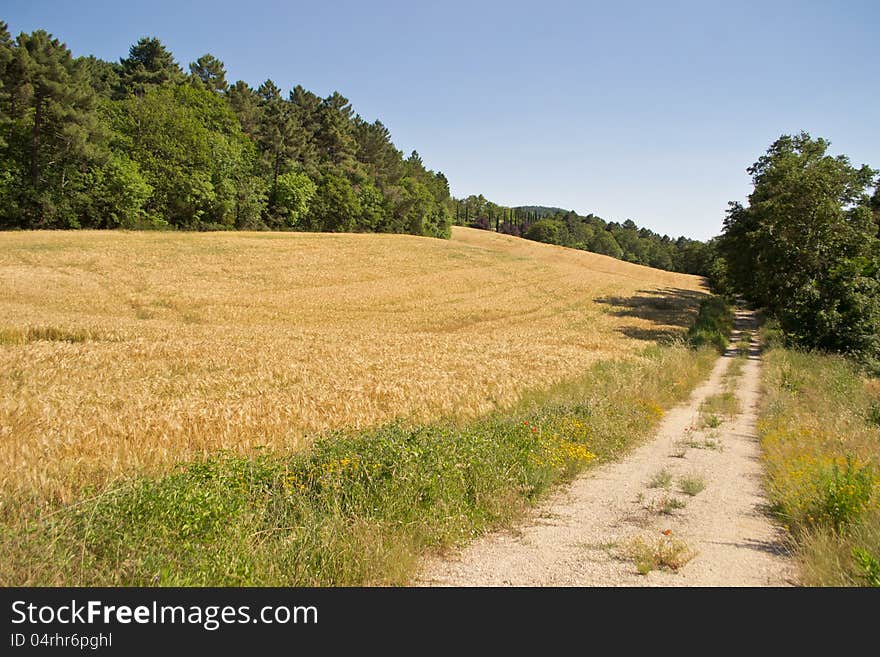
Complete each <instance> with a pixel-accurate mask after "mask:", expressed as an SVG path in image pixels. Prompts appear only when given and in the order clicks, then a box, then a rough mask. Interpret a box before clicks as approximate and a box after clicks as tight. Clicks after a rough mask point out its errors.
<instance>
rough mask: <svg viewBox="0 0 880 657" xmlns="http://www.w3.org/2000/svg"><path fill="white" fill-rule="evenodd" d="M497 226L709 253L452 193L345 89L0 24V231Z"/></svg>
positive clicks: (639, 248) (154, 49)
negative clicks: (75, 47)
mask: <svg viewBox="0 0 880 657" xmlns="http://www.w3.org/2000/svg"><path fill="white" fill-rule="evenodd" d="M453 223H455V224H458V225H463V226H472V227H475V228H483V229H491V230H496V231H498V232H502V233H508V234H512V235H517V236H521V237H525V238H527V239H532V240H537V241H540V242H547V243H552V244H559V245H562V246H569V247H573V248H578V249H586V250H589V251H593V252H596V253H601V254H605V255H609V256H612V257H614V258H619V259H623V260H628V261H630V262H635V263H639V264H644V265H649V266H652V267H657V268H660V269H667V270H674V271H680V272H686V273H693V274H705V273H707V270H708V268H709V266H710V264H711V261H712V255H713V254H714V249H713V248H712V246H711V245H706V244H704V243H702V242H698V241H696V240H690V239H687V238H684V237H681V238H678V239H671V238H669V237H668V236H665V235H664V236H660V235H657V234H656V233H654V232H652V231H650V230H648V229H645V228H639V227H638V226H637V225H636V224H635V223H634V222H633V221H632V220H627V221H625V222H623V223H622V224H620V223H617V222H606V221H605V220H603V219H601V218H600V217H597V216H595V215H592V214H590V215H587V216H581V215H578V214H577V213H575V212H573V211H565V210H562V209H559V208H546V207H540V206H528V207H517V208H510V207H504V206H500V205H496V204H494V203H492V202H490V201H487V200H486V199H485V198H484V197H483V196H482V195H476V196H469V197H467V198H465V199H455V198H452V197H451V196H450V190H449V183H448V181H447V179H446V177H445V176H444V175H443V173H442V172H439V171H438V172H435V171H432V170H430V169H428V168H427V167H426V166H425V164H424V163H423V161H422V159H421V157H420V156H419V154H418V153H417V152H416V151H413V152H412V153H410V154H409V155H408V156H405V155H404V154H403V153H402V152H401V151H400V150H399V149H397V147H396V146H395V145H394V143H393V142H392V140H391V134H390V132H389V130H388V129H387V128H386V127H385V126H384V125H383V124H382V122H381V121H379V120H376V121H373V122H372V123H371V122H368V121H366V120H364V119H363V118H362V117H361V116H360V115H358V114H356V113H355V111H354V109H353V108H352V105H351V103H350V102H349V100H348V99H347V98H345V97H344V96H343V95H341V94H340V93H338V92H333V93H332V94H330V95H329V96H327V97H326V98H321V97H319V96H318V95H316V94H314V93H312V92H311V91H309V90H307V89H304V88H303V87H302V86H299V85H297V86H295V87H293V89H290V90H283V89H281V88H280V87H279V86H278V85H276V84H275V83H274V82H273V81H272V80H266V81H265V82H263V83H262V84H260V85H259V86H258V87H257V88H256V89H254V88H252V87H251V86H249V85H248V84H247V83H246V82H244V81H241V80H239V81H237V82H235V83H232V84H230V83H229V82H228V81H227V79H226V70H225V67H224V64H223V62H222V61H221V60H220V59H218V58H217V57H215V56H214V55H211V54H205V55H203V56H202V57H199V58H198V59H197V60H196V61H195V62H192V63H190V64H189V67H188V71H184V69H183V68H182V67H181V66H180V65H179V64H178V63H177V62H176V61H175V59H174V56H173V54H172V53H171V52H170V51H169V50H168V49H167V48H166V47H165V46H164V45H163V44H162V42H161V41H160V40H159V39H158V38H156V37H144V38H141V39H140V40H138V41H137V43H135V44H133V45H132V46H131V48H130V49H129V53H128V55H127V56H126V57H123V58H120V59H119V61H118V62H108V61H104V60H101V59H98V58H96V57H94V56H78V57H77V56H74V55H73V53H71V51H70V50H69V49H68V48H67V46H66V45H65V44H64V43H62V42H61V41H59V40H58V39H57V38H55V37H54V36H53V35H51V34H48V33H47V32H45V31H42V30H37V31H35V32H33V33H32V34H25V33H22V34H20V35H19V36H18V37H16V38H13V37H12V36H11V35H10V33H9V29H8V26H7V24H6V23H0V228H3V229H74V228H94V229H112V228H126V229H177V230H296V231H327V232H351V231H358V232H387V233H411V234H415V235H425V236H431V237H441V238H444V237H448V236H449V234H450V230H451V226H452V224H453Z"/></svg>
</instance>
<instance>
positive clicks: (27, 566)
mask: <svg viewBox="0 0 880 657" xmlns="http://www.w3.org/2000/svg"><path fill="white" fill-rule="evenodd" d="M714 358H715V354H714V353H713V352H712V351H711V350H709V349H702V350H698V351H696V352H695V351H692V350H690V349H687V348H685V347H683V346H681V345H678V346H676V345H669V346H663V347H650V348H649V349H647V350H646V351H645V353H644V354H643V355H642V357H640V358H639V359H635V360H627V361H617V362H603V363H598V364H596V365H595V366H593V367H592V368H591V369H590V370H589V371H588V372H586V373H585V375H584V376H583V377H582V378H581V379H579V380H577V381H573V382H569V383H567V384H565V385H559V386H556V387H555V388H553V389H551V390H547V391H544V392H542V393H541V394H540V395H533V396H531V397H530V398H528V399H526V400H524V401H523V402H522V403H521V404H520V405H519V407H517V408H516V409H514V410H513V411H512V412H509V413H506V414H504V415H503V416H502V415H494V416H490V417H486V418H483V419H481V420H479V421H475V422H472V423H469V424H467V425H464V426H462V425H456V424H454V423H438V424H434V425H429V426H406V425H404V424H392V425H388V426H385V427H382V428H378V429H374V430H370V431H366V432H360V433H357V434H346V433H336V434H331V435H327V436H324V437H322V438H321V439H319V440H318V441H317V442H316V443H315V444H314V446H313V447H312V448H310V449H309V450H308V451H305V452H301V453H297V454H280V453H268V452H267V453H263V454H258V455H256V456H252V457H241V456H235V455H225V454H220V455H215V456H213V457H211V458H209V459H206V460H202V461H198V462H194V463H188V464H183V465H181V466H179V468H178V469H177V470H176V471H174V472H172V473H170V474H168V475H166V476H163V477H158V478H140V479H135V480H132V481H129V482H127V483H125V484H124V485H122V486H121V487H118V488H116V489H113V490H104V491H95V492H93V494H92V495H91V496H90V497H87V498H84V499H82V500H81V501H80V502H79V503H77V504H73V505H69V506H66V507H62V508H58V509H56V510H55V511H54V512H53V513H51V514H49V515H44V516H42V517H41V518H34V519H31V520H29V521H18V522H15V523H13V524H7V525H5V526H2V527H0V550H2V552H3V554H4V559H3V560H2V562H0V583H2V584H3V585H61V584H66V585H235V586H239V585H358V584H400V583H404V582H406V581H407V580H408V578H409V577H411V576H412V574H413V572H414V567H415V565H416V563H417V560H418V558H419V557H420V556H421V555H423V554H424V553H425V552H426V551H429V550H432V549H436V548H440V547H443V546H447V545H450V544H452V543H454V542H457V541H461V540H464V539H467V538H469V537H472V536H474V535H476V534H479V533H481V532H483V531H485V530H486V529H488V528H490V527H494V526H498V525H499V524H502V523H505V522H508V521H510V520H511V519H513V518H515V517H516V515H517V514H518V513H519V512H520V511H521V510H522V509H523V508H524V507H525V506H526V505H528V504H529V503H531V502H532V501H534V500H536V499H538V498H539V497H540V496H541V495H542V494H543V493H544V492H546V491H547V490H548V489H549V488H550V487H552V486H553V485H554V484H557V483H559V482H561V481H564V480H566V479H569V478H571V477H572V476H573V475H574V474H575V473H577V472H578V471H580V470H582V469H583V468H584V467H586V466H588V465H590V464H592V463H596V462H600V461H605V460H608V459H613V458H616V457H618V456H620V455H621V454H622V453H623V452H624V451H625V450H627V449H628V448H629V447H630V446H632V445H633V444H634V443H637V442H638V441H639V440H640V439H642V438H643V437H645V436H646V435H647V434H648V433H649V432H650V431H651V429H652V428H654V426H655V425H656V424H657V422H658V421H659V419H660V417H661V416H662V414H663V409H664V408H667V407H669V406H671V405H672V404H674V403H675V402H677V401H680V400H681V399H683V398H685V397H686V395H687V394H688V392H689V391H690V390H691V389H692V387H693V386H694V385H695V384H696V383H697V382H698V381H699V380H700V379H701V378H703V377H704V376H705V375H706V373H707V372H708V370H709V369H710V367H711V364H712V362H713V360H714Z"/></svg>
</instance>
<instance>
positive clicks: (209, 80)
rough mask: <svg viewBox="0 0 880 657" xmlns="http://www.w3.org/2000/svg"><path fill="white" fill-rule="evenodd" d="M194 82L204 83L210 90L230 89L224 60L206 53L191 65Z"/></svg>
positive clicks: (223, 90)
mask: <svg viewBox="0 0 880 657" xmlns="http://www.w3.org/2000/svg"><path fill="white" fill-rule="evenodd" d="M189 72H190V75H191V76H192V80H193V82H195V83H196V84H200V85H202V86H203V87H204V88H205V89H207V90H208V91H215V92H217V93H222V92H225V91H226V90H227V89H229V85H228V84H227V83H226V68H225V67H224V66H223V62H221V61H220V60H219V59H217V58H216V57H214V55H211V54H205V55H202V56H201V57H199V58H198V59H197V60H196V61H194V62H192V63H191V64H190V65H189Z"/></svg>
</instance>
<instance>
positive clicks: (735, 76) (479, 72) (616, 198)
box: [0, 0, 880, 239]
mask: <svg viewBox="0 0 880 657" xmlns="http://www.w3.org/2000/svg"><path fill="white" fill-rule="evenodd" d="M0 19H3V20H6V21H7V22H8V23H9V27H10V31H11V32H12V33H13V34H14V35H15V34H18V33H19V32H21V31H32V30H34V29H37V28H43V29H46V30H48V31H50V32H52V33H53V34H54V35H55V36H57V37H58V38H60V39H61V40H62V41H64V42H66V43H67V45H68V46H69V47H70V48H71V49H72V50H73V51H74V54H77V55H81V54H94V55H96V56H98V57H101V58H104V59H108V60H117V59H118V58H120V57H123V56H125V55H126V54H127V52H128V47H129V46H130V45H131V44H132V43H134V42H135V41H136V40H137V39H138V38H139V37H141V36H158V37H159V38H160V39H161V40H162V41H163V42H164V43H165V44H166V46H168V47H169V48H170V49H171V51H172V52H173V53H174V55H175V57H176V58H177V60H178V61H179V62H180V63H181V64H182V65H183V66H184V67H186V66H187V64H188V63H189V62H190V61H193V60H194V59H195V58H196V57H198V56H199V55H201V54H203V53H205V52H210V53H212V54H214V55H215V56H217V57H219V58H220V59H222V60H223V61H224V62H225V64H226V68H227V71H228V76H227V77H228V78H229V80H230V81H234V80H237V79H243V80H245V81H247V82H248V83H250V84H252V85H257V84H259V83H260V82H261V81H263V80H265V79H266V78H272V79H273V80H274V81H275V82H276V83H277V84H278V85H279V86H281V87H282V88H284V89H285V90H287V89H290V88H291V87H293V86H294V85H296V84H302V85H303V86H305V87H306V88H308V89H310V90H312V91H314V92H315V93H318V94H320V95H322V96H324V95H327V94H328V93H330V92H331V91H333V90H339V91H340V92H341V93H343V94H344V95H345V96H347V97H348V98H349V99H350V100H351V101H352V103H353V105H354V108H355V110H356V111H357V112H358V113H359V114H361V116H363V117H364V118H366V119H368V120H372V119H375V118H379V119H381V120H382V122H383V123H385V125H386V126H388V128H389V129H390V130H391V133H392V135H393V138H394V142H395V144H396V145H397V146H398V148H401V149H402V150H404V151H406V152H409V151H410V150H412V149H416V150H418V151H419V153H420V154H421V155H422V158H423V159H424V161H425V164H426V165H427V166H429V167H430V168H433V169H435V170H441V171H443V172H444V173H445V174H446V176H447V177H448V178H449V182H450V185H451V188H452V192H453V194H454V195H455V196H459V197H461V196H466V195H468V194H476V193H482V194H484V195H485V196H486V197H487V198H489V199H490V200H493V201H495V202H497V203H501V204H504V205H522V204H542V205H556V206H561V207H564V208H567V209H574V210H577V211H578V212H581V213H587V212H594V213H596V214H598V215H600V216H602V217H604V218H606V219H609V220H617V221H623V220H625V219H628V218H631V219H633V220H634V221H635V222H636V223H638V224H639V225H643V226H647V227H649V228H651V229H653V230H656V231H658V232H661V233H667V234H670V235H676V236H677V235H687V236H690V237H695V238H699V239H705V238H708V237H711V236H712V235H715V234H717V233H718V232H720V229H721V221H722V218H723V215H724V210H725V208H726V206H727V201H729V200H744V199H745V197H746V196H747V194H748V192H749V190H750V181H749V177H748V175H747V174H746V173H745V168H746V167H747V166H748V165H750V164H751V163H753V162H754V161H755V160H756V159H757V157H758V156H759V155H760V154H761V153H763V152H764V151H765V150H766V148H767V146H769V144H770V143H771V142H772V141H773V140H774V139H775V138H776V137H778V136H779V135H780V134H783V133H792V132H797V131H799V130H806V131H808V132H810V133H811V134H812V135H813V136H822V137H825V138H827V139H830V140H831V142H832V147H831V148H832V152H833V153H835V154H837V153H844V154H847V155H849V156H850V157H851V159H852V160H853V162H854V163H856V164H862V163H866V164H870V165H872V166H874V167H875V168H880V125H878V119H880V85H878V76H880V2H878V0H866V1H860V0H852V1H841V2H831V1H828V2H816V1H806V0H805V1H801V2H778V1H772V0H767V1H760V2H735V1H733V0H729V1H727V2H713V1H712V0H704V1H702V2H675V1H667V2H627V1H615V2H609V1H607V0H606V1H603V2H554V1H552V0H544V1H541V2H529V3H522V4H520V3H517V2H510V1H509V2H491V3H490V2H479V1H478V0H472V1H470V2H458V1H457V0H444V1H442V2H416V1H414V0H411V1H408V2H363V1H358V2H347V1H346V2H331V1H327V2H319V1H316V0H310V1H309V2H302V3H300V2H283V1H275V2H264V1H261V0H250V1H248V2H230V1H229V0H213V1H212V2H202V1H198V2H188V1H186V0H177V1H175V2H167V1H165V0H161V1H157V0H153V1H151V2H125V1H117V2H96V1H89V0H79V1H77V2H69V1H41V0H24V1H22V0H5V1H4V3H3V8H2V9H0Z"/></svg>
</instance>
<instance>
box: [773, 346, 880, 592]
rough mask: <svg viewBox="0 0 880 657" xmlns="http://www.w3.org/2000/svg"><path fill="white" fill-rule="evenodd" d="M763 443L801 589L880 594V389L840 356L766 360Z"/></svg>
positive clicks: (785, 355) (787, 354) (781, 353)
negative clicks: (868, 589)
mask: <svg viewBox="0 0 880 657" xmlns="http://www.w3.org/2000/svg"><path fill="white" fill-rule="evenodd" d="M764 388H765V397H764V400H763V404H762V409H761V417H760V421H759V425H758V428H759V434H760V437H761V441H762V446H763V448H764V458H765V462H766V466H767V474H768V479H767V486H768V492H769V495H770V498H771V502H772V504H773V507H774V509H775V511H776V513H777V515H778V517H779V518H780V520H781V521H782V522H784V523H785V525H786V526H787V527H788V529H789V531H790V533H791V538H792V542H793V545H794V550H795V555H796V558H797V563H798V566H799V569H800V576H801V581H802V582H803V583H804V584H808V585H820V586H859V585H872V584H873V585H880V581H878V573H880V426H878V424H877V423H876V422H875V421H874V409H875V408H877V405H878V404H880V382H878V381H877V380H876V379H870V378H868V377H867V376H866V375H865V374H864V373H863V372H862V371H861V370H859V369H858V368H857V367H856V366H855V365H854V364H852V363H850V362H848V361H847V360H846V359H844V358H842V357H837V356H829V355H823V354H818V353H806V352H799V351H791V350H787V349H784V348H782V347H776V348H774V349H772V350H770V351H769V352H768V353H767V354H766V356H765V369H764Z"/></svg>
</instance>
